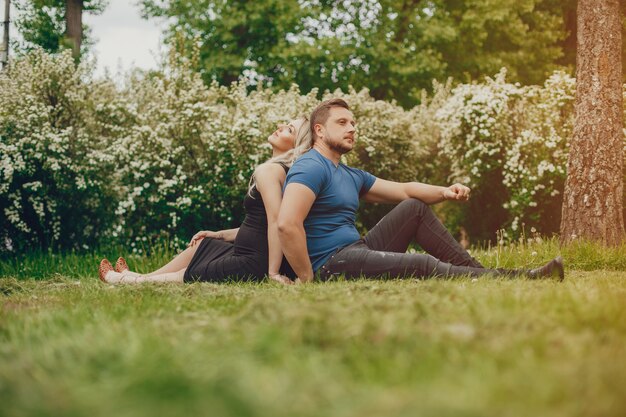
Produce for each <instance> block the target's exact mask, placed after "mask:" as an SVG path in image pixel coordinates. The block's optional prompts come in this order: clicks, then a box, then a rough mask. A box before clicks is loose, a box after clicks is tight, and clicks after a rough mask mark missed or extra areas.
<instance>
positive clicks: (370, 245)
mask: <svg viewBox="0 0 626 417" xmlns="http://www.w3.org/2000/svg"><path fill="white" fill-rule="evenodd" d="M411 242H415V243H417V244H418V245H420V246H421V247H422V248H423V249H424V250H425V251H426V252H428V255H427V254H422V253H406V250H407V248H408V247H409V244H410V243H411ZM519 273H521V271H511V270H496V269H486V268H484V267H483V266H482V265H481V264H480V263H479V262H478V261H477V260H475V259H474V258H472V257H471V256H470V254H469V253H467V251H466V250H465V249H463V247H462V246H461V245H460V244H459V243H458V242H457V241H456V240H455V239H454V238H453V237H452V235H451V234H450V232H448V230H447V229H446V228H445V226H444V225H443V224H442V223H441V222H440V221H439V219H438V218H437V217H436V216H435V214H434V213H433V211H432V210H431V208H430V207H429V206H428V205H427V204H426V203H424V202H423V201H421V200H417V199H408V200H405V201H403V202H401V203H400V204H398V205H397V206H396V207H395V208H394V209H393V210H391V211H390V212H389V214H387V215H386V216H385V217H383V218H382V220H381V221H380V222H378V224H377V225H376V226H374V228H373V229H372V230H370V231H369V233H368V234H367V235H365V237H364V238H363V239H361V240H359V241H358V242H355V243H353V244H352V245H349V246H346V247H345V248H342V249H340V250H339V251H337V253H335V254H334V255H333V256H331V257H330V259H329V260H328V261H327V262H326V263H325V264H324V265H323V266H322V267H321V268H320V270H319V274H320V278H321V279H322V280H325V279H328V278H330V277H331V276H332V275H344V276H345V277H346V278H356V277H359V276H363V277H368V278H369V277H382V276H389V277H392V278H396V277H398V278H409V277H414V278H429V277H437V276H457V275H470V276H480V275H485V274H494V275H509V276H510V275H517V274H519Z"/></svg>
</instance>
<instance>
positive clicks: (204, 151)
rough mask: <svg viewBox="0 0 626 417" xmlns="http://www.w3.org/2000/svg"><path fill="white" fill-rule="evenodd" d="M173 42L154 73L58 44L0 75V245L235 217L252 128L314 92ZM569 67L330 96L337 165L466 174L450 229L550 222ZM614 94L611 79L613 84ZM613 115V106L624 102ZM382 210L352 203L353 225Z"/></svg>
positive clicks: (137, 235)
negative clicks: (394, 94) (115, 66)
mask: <svg viewBox="0 0 626 417" xmlns="http://www.w3.org/2000/svg"><path fill="white" fill-rule="evenodd" d="M183 56H184V54H179V53H177V52H176V50H175V48H173V52H172V53H171V56H170V59H169V61H168V63H167V64H166V65H165V66H164V67H163V68H162V69H161V70H159V71H153V72H149V73H143V72H131V73H129V74H127V75H126V78H125V80H124V82H123V83H122V85H116V84H115V83H114V82H113V81H111V80H109V79H94V77H93V76H92V68H91V67H90V65H89V63H83V64H80V65H78V66H76V65H75V64H74V61H73V60H72V58H71V56H70V55H69V53H65V54H61V55H56V56H52V55H47V54H45V53H44V52H42V51H34V52H33V53H31V54H30V55H28V56H26V57H24V58H22V59H21V60H18V61H15V62H13V63H12V65H11V66H10V68H9V70H8V71H5V72H2V73H0V138H1V140H0V223H1V225H2V228H1V230H0V239H1V240H2V243H1V244H0V251H7V250H8V251H17V250H24V249H27V248H32V247H43V248H49V247H51V248H57V249H64V248H85V247H92V246H93V245H94V244H97V243H99V242H101V240H102V239H106V240H107V241H115V242H116V243H122V244H129V245H131V246H132V247H134V248H135V249H134V250H135V251H140V250H141V247H142V245H143V243H142V242H145V241H148V240H150V241H152V240H155V239H161V238H163V237H168V238H170V242H171V244H172V245H175V246H180V245H181V244H182V242H185V241H186V240H187V239H188V238H189V237H190V236H191V235H192V234H193V233H194V232H195V231H197V230H198V229H217V228H225V227H231V226H236V225H238V224H239V223H240V222H241V220H242V217H243V205H242V201H243V197H244V195H245V192H246V190H247V185H248V180H249V177H250V175H251V173H252V171H253V169H254V167H255V166H256V165H258V164H259V163H261V162H262V161H264V160H266V159H267V158H268V157H269V155H270V147H269V145H268V144H267V142H266V138H267V136H268V135H269V134H271V132H272V131H273V130H274V129H275V126H276V124H277V123H279V122H283V121H285V120H287V119H290V118H294V117H297V116H298V115H300V114H307V113H309V112H310V111H311V110H312V108H313V107H314V106H315V105H316V104H317V103H318V102H319V101H318V99H317V98H316V97H317V93H318V92H317V91H315V90H313V91H311V92H310V93H309V94H306V95H303V94H301V93H300V91H299V89H298V87H297V86H293V87H292V88H291V89H289V90H287V91H280V92H277V93H275V92H272V91H270V90H268V89H264V88H262V87H260V86H259V87H258V88H257V89H256V90H253V91H249V89H248V88H247V87H246V85H245V83H239V84H233V85H232V86H230V87H223V86H218V85H215V84H214V85H210V86H207V85H205V84H203V82H202V80H201V78H200V76H199V75H198V74H196V73H194V72H193V71H192V70H191V68H192V65H191V63H190V62H189V61H187V60H186V59H185V58H183ZM574 91H575V80H574V79H573V78H571V77H570V76H568V75H567V74H565V73H562V72H556V73H554V74H553V75H552V76H551V77H550V78H549V79H548V80H547V81H546V83H545V84H544V85H543V86H520V85H516V84H511V83H507V82H506V77H505V72H504V71H503V72H501V73H499V74H497V75H496V76H495V77H494V78H493V79H486V80H485V81H484V82H482V83H473V84H459V85H456V86H453V85H452V83H450V82H448V83H446V84H435V88H434V93H433V94H431V95H426V94H424V95H423V97H422V102H421V104H420V105H418V106H416V107H414V108H412V109H410V110H404V109H402V108H401V107H400V106H398V105H396V104H395V103H388V102H383V101H377V100H374V99H373V98H372V97H371V96H370V95H369V92H368V91H367V90H362V91H359V92H357V91H353V90H351V91H348V92H347V93H342V92H340V91H336V92H334V93H332V94H331V93H329V92H326V93H325V94H324V97H323V98H328V97H331V96H341V97H344V98H345V99H346V100H347V101H348V103H349V104H350V105H351V107H352V109H353V112H354V114H355V118H356V119H357V122H358V125H357V132H358V142H357V146H356V148H355V150H354V151H353V152H352V153H350V154H348V155H346V156H345V159H346V162H348V163H349V164H351V165H353V166H356V167H359V168H362V169H365V170H368V171H370V172H372V173H373V174H374V175H377V176H379V177H382V178H386V179H391V180H396V181H412V180H418V181H423V182H429V183H436V184H449V183H451V182H454V181H459V182H463V183H467V184H469V185H470V186H471V187H472V189H473V191H472V196H473V197H472V199H471V200H470V203H469V204H465V205H458V204H449V205H441V206H439V207H438V208H437V209H438V211H439V212H440V214H441V215H442V216H443V217H444V219H445V221H446V223H447V224H448V226H451V227H452V228H453V229H454V230H458V229H459V228H460V227H461V226H462V227H464V228H465V229H466V230H467V231H468V232H469V234H470V236H471V237H473V238H483V239H484V238H493V237H494V231H495V230H496V229H499V228H502V227H509V228H510V231H511V232H513V233H514V234H515V233H518V232H519V230H520V227H521V225H522V223H525V224H526V225H527V227H528V228H531V227H534V228H536V229H538V230H539V231H540V232H542V233H549V232H554V231H557V230H558V226H559V221H560V205H561V198H562V197H561V193H562V190H563V184H564V179H565V166H566V161H567V151H568V146H567V143H568V138H569V137H570V136H571V132H572V123H573V98H574ZM625 95H626V90H625ZM625 114H626V113H625ZM388 209H389V207H376V206H372V205H368V206H366V207H365V208H363V209H362V210H361V212H360V221H361V226H363V227H364V228H367V227H371V226H372V225H374V224H375V222H376V221H377V220H379V219H380V217H381V216H382V215H383V214H384V213H385V212H386V211H387V210H388Z"/></svg>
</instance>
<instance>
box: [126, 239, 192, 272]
mask: <svg viewBox="0 0 626 417" xmlns="http://www.w3.org/2000/svg"><path fill="white" fill-rule="evenodd" d="M201 242H202V241H198V242H196V243H195V244H194V245H193V246H189V247H188V248H187V249H185V250H184V251H182V252H181V253H179V254H178V255H176V256H175V257H174V259H172V260H171V261H169V262H168V263H167V264H165V265H163V266H162V267H161V268H159V269H157V270H156V271H153V272H149V273H147V274H140V273H138V272H134V271H130V270H129V271H127V272H126V274H127V275H128V276H137V277H138V276H143V277H149V276H153V275H162V274H168V273H172V272H178V271H180V270H181V269H183V270H184V269H185V268H187V266H189V263H190V262H191V259H192V258H193V255H194V254H195V253H196V251H197V250H198V247H199V246H200V243H201Z"/></svg>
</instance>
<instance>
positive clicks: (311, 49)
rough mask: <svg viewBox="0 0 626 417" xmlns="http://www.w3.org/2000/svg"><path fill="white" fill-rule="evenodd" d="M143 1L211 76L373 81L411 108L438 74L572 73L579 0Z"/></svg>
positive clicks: (310, 83) (322, 84) (523, 78)
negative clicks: (193, 49) (197, 52)
mask: <svg viewBox="0 0 626 417" xmlns="http://www.w3.org/2000/svg"><path fill="white" fill-rule="evenodd" d="M140 4H141V6H142V10H143V13H144V16H145V17H146V18H167V19H168V21H169V22H171V24H170V26H169V29H168V36H169V37H170V38H173V37H175V36H176V34H177V33H182V34H183V36H184V39H185V42H186V43H187V44H188V45H197V46H198V47H199V48H200V51H201V52H200V59H199V60H198V62H197V65H196V66H195V67H194V68H195V69H196V70H198V71H199V72H200V73H201V74H202V77H203V79H204V80H205V82H207V83H210V82H211V81H212V80H216V81H218V82H219V83H220V84H223V85H229V84H230V83H231V82H232V81H236V80H239V79H240V78H242V77H244V78H247V79H248V82H249V83H250V84H251V85H255V84H256V83H257V82H263V83H264V84H265V85H271V86H273V88H274V89H276V90H279V89H287V88H289V86H290V85H291V84H292V83H296V84H298V85H299V86H300V88H301V90H302V91H304V92H308V91H310V90H311V89H313V88H318V89H319V91H322V92H323V91H325V90H327V89H328V90H331V91H332V90H335V89H336V88H341V89H342V90H344V91H346V90H347V89H348V87H349V86H353V87H354V88H355V89H356V90H357V91H358V90H361V89H362V88H369V90H370V94H371V95H372V96H373V97H374V98H376V99H384V100H392V99H394V100H396V101H397V102H398V103H400V104H401V105H402V106H404V107H405V108H410V107H412V106H414V105H416V104H418V103H419V99H420V97H421V90H422V89H424V88H425V89H429V90H430V89H431V87H432V80H433V79H436V80H439V81H440V82H444V81H445V80H446V79H447V78H448V77H453V78H454V79H455V80H458V81H462V82H470V81H471V80H477V79H480V78H482V77H483V76H485V75H489V76H490V75H493V74H495V73H496V72H498V71H499V70H500V68H502V67H506V68H507V69H508V77H509V79H510V80H511V81H513V82H520V83H522V84H525V85H529V84H542V83H543V82H544V81H545V80H546V79H547V78H548V77H549V76H550V74H552V73H553V72H554V71H555V70H556V69H559V68H560V69H563V70H570V71H571V69H572V68H573V67H574V64H575V58H576V53H575V47H576V0H506V1H502V0H471V1H465V0H463V1H459V0H427V1H424V0H422V1H420V0H367V1H359V2H356V1H350V0H345V1H324V0H290V1H277V0H261V1H254V2H242V1H233V2H230V1H229V2H224V1H209V0H141V2H140ZM623 5H624V8H625V9H626V3H623ZM625 23H626V21H625ZM625 27H626V26H625ZM624 33H626V30H625V31H624ZM624 45H625V46H624V49H625V50H626V43H624ZM624 71H625V74H626V69H625V70H624Z"/></svg>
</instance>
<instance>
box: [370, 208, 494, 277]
mask: <svg viewBox="0 0 626 417" xmlns="http://www.w3.org/2000/svg"><path fill="white" fill-rule="evenodd" d="M364 240H365V244H366V245H367V246H368V247H369V248H370V249H373V250H375V251H383V252H399V253H404V252H406V250H407V248H408V247H409V243H411V242H416V243H417V244H418V245H420V246H421V247H422V248H423V249H424V250H425V251H426V252H428V253H429V254H430V255H432V256H434V257H435V258H437V259H438V260H441V261H444V262H446V263H450V264H452V265H456V266H471V267H474V268H482V267H483V266H482V265H481V264H480V263H479V262H478V261H477V260H476V259H474V258H472V257H471V256H470V254H469V253H467V251H466V250H465V249H463V247H462V246H461V245H460V244H459V242H457V241H456V239H454V237H452V235H451V234H450V232H449V231H448V229H446V227H445V226H444V225H443V224H442V223H441V221H439V219H438V218H437V216H435V213H433V211H432V209H431V208H430V207H429V206H428V204H426V203H424V202H423V201H421V200H417V199H414V198H411V199H408V200H404V201H402V202H401V203H400V204H398V205H397V206H396V207H395V208H394V209H393V210H391V211H390V212H389V213H388V214H387V215H386V216H385V217H383V218H382V219H381V221H380V222H378V224H377V225H376V226H374V227H373V228H372V230H370V231H369V233H368V234H367V235H365V239H364Z"/></svg>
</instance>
